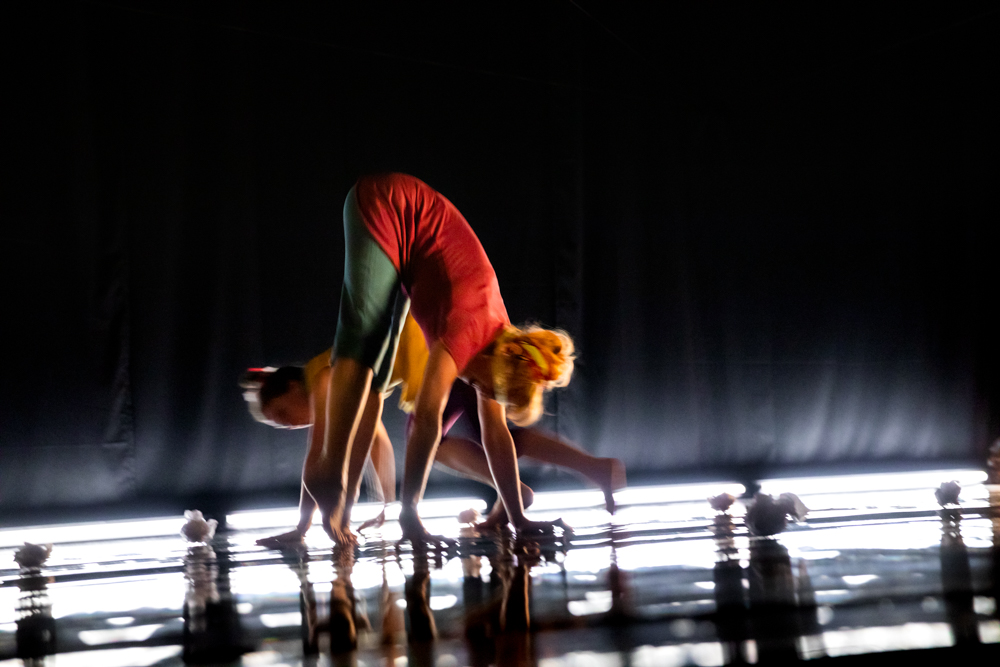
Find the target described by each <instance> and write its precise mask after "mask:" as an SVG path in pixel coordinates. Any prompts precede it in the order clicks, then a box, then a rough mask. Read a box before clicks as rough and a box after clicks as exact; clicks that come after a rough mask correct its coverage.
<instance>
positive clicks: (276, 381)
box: [242, 316, 625, 546]
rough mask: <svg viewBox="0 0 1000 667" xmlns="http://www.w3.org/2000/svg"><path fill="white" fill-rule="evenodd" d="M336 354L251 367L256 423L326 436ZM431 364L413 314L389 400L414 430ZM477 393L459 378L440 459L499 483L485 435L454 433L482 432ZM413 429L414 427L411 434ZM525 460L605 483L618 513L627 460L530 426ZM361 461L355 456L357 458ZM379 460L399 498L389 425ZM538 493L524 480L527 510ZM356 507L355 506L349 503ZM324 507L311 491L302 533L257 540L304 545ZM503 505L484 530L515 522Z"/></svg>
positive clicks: (380, 435)
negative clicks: (394, 394) (458, 428)
mask: <svg viewBox="0 0 1000 667" xmlns="http://www.w3.org/2000/svg"><path fill="white" fill-rule="evenodd" d="M329 359H330V355H329V351H327V352H324V353H321V354H319V355H317V356H316V357H315V358H313V359H312V360H311V361H310V362H309V363H308V364H306V366H305V367H299V366H285V367H282V368H278V369H251V370H249V371H248V372H247V373H246V375H245V376H244V380H243V382H242V384H243V387H244V389H246V390H247V391H245V392H244V398H246V400H247V403H248V407H249V409H250V412H251V414H253V416H254V418H255V419H257V420H258V421H260V422H262V423H266V424H269V425H271V426H275V427H277V428H305V427H313V428H312V429H311V431H310V436H309V437H310V440H311V439H312V438H315V437H317V434H321V433H322V425H321V424H320V425H319V426H317V425H316V424H314V422H313V420H314V415H316V416H319V417H321V418H322V412H319V413H317V411H316V408H315V406H317V405H319V406H322V405H324V402H325V400H326V391H327V387H328V384H326V383H324V382H323V380H324V379H327V377H328V374H329V369H330V364H329ZM426 359H427V348H426V345H425V344H424V340H423V336H422V334H421V333H420V330H419V328H418V327H417V325H416V323H415V322H414V321H413V318H412V317H410V316H407V318H406V321H405V324H404V326H403V331H402V334H401V336H400V342H399V349H398V353H397V355H396V362H395V365H394V368H393V372H392V375H391V379H390V382H389V387H388V391H387V392H386V394H385V396H386V397H387V396H388V394H389V393H390V392H391V391H392V389H394V388H395V387H396V386H400V388H401V391H400V394H401V395H400V400H399V406H400V409H402V410H403V411H404V412H408V413H410V417H409V420H408V426H411V425H412V422H413V417H412V410H413V397H415V396H416V393H417V390H418V389H419V387H420V384H419V383H420V374H421V373H422V371H423V367H424V364H425V363H426ZM476 400H477V399H476V392H475V390H474V389H472V388H471V387H469V386H468V385H467V384H465V383H463V382H461V381H458V382H455V384H454V385H453V386H452V390H451V395H450V396H449V398H448V403H447V405H446V407H445V409H444V413H443V416H442V431H443V436H442V439H441V443H440V445H439V446H438V450H437V456H436V458H435V460H436V461H437V462H438V463H440V464H442V465H444V466H446V467H448V468H451V469H452V470H453V471H455V472H457V473H459V474H461V475H464V476H467V477H470V478H472V479H475V480H476V481H480V482H483V483H484V484H489V485H490V486H493V479H492V478H491V476H490V470H489V463H488V461H487V460H486V455H485V453H484V451H483V448H482V443H481V441H480V440H479V437H478V436H474V439H473V440H467V439H464V438H458V437H453V436H451V435H450V432H451V430H452V428H453V427H454V426H455V425H457V423H458V422H459V420H462V419H464V420H465V421H466V428H465V430H466V431H467V432H468V433H470V434H479V433H480V432H481V429H480V425H479V420H478V417H477V415H476ZM407 430H409V428H408V429H407ZM511 435H512V436H513V439H514V446H515V449H516V451H517V456H518V457H519V458H520V457H527V458H532V459H535V460H538V461H541V462H543V463H551V464H556V465H560V466H562V467H564V468H567V469H570V470H573V471H574V472H577V473H579V474H581V475H582V476H584V477H586V478H587V479H589V480H590V481H592V482H594V483H595V484H597V485H598V486H599V487H600V488H601V490H602V491H603V492H604V500H605V507H606V509H607V510H608V512H611V513H614V509H615V508H614V495H613V492H614V491H615V490H617V489H620V488H622V487H624V486H625V469H624V466H623V465H622V463H621V461H619V460H618V459H613V458H600V457H595V456H592V455H591V454H589V453H587V452H585V451H583V450H581V449H578V448H576V447H574V446H572V445H571V444H569V443H567V442H565V441H564V440H562V439H560V438H559V437H558V436H556V435H555V434H552V433H549V432H547V431H545V430H542V429H539V428H534V427H529V428H517V427H515V428H514V429H511ZM352 459H353V457H352ZM371 461H372V464H373V468H374V473H375V479H373V480H370V482H369V485H370V488H373V489H374V490H375V495H376V496H378V497H379V498H380V499H381V500H382V501H383V502H384V503H390V502H393V501H394V500H395V461H394V458H393V452H392V443H391V442H390V440H389V436H388V433H387V432H386V430H385V427H384V426H383V425H382V423H381V422H380V423H379V424H378V425H377V426H376V431H375V441H374V443H373V445H372V449H371ZM357 474H359V471H358V470H357V468H356V467H353V468H351V469H350V470H349V472H348V478H349V482H348V487H349V488H356V486H355V485H352V484H351V480H354V479H355V477H356V475H357ZM533 495H534V493H533V492H532V490H531V488H530V487H528V486H527V485H526V484H524V483H523V482H522V483H521V498H522V501H523V503H524V507H525V508H527V507H529V506H530V505H531V502H532V497H533ZM348 502H353V500H352V499H351V498H348ZM315 509H316V503H315V501H313V499H312V497H311V496H310V495H309V493H308V492H307V491H306V490H305V489H303V491H302V495H301V497H300V506H299V510H300V520H299V524H298V526H296V528H295V529H293V530H291V531H289V532H287V533H282V534H281V535H276V536H273V537H268V538H263V539H260V540H258V541H257V543H258V544H260V545H262V546H280V545H281V544H284V543H288V542H298V541H300V540H301V539H302V537H303V536H304V535H305V533H306V531H308V530H309V527H310V526H311V524H312V516H313V513H314V511H315ZM383 520H384V513H383V514H380V515H379V516H378V517H376V518H375V519H372V520H369V521H367V522H365V523H364V524H362V526H361V528H360V530H364V529H365V528H367V527H369V526H371V525H381V523H382V521H383ZM508 520H509V519H508V517H507V513H506V510H505V509H504V507H503V503H502V502H501V500H500V499H499V498H498V499H497V502H496V504H495V505H494V507H493V509H492V511H491V512H490V513H489V515H488V516H487V517H486V519H485V521H483V522H482V523H480V524H478V525H477V526H476V528H477V529H479V530H488V529H494V528H496V527H497V526H499V525H501V524H506V523H507V521H508Z"/></svg>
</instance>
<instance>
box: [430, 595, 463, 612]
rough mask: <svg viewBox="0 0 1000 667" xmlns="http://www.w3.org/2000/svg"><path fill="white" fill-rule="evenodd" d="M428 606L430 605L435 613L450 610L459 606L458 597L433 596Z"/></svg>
mask: <svg viewBox="0 0 1000 667" xmlns="http://www.w3.org/2000/svg"><path fill="white" fill-rule="evenodd" d="M428 604H430V607H431V609H433V610H434V611H439V610H441V609H450V608H451V607H454V606H455V605H456V604H458V597H456V596H454V595H432V596H431V599H430V600H429V601H428Z"/></svg>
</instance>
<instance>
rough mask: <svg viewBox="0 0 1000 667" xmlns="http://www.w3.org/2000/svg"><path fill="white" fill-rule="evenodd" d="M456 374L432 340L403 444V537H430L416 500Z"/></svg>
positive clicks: (448, 356)
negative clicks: (411, 424) (408, 433)
mask: <svg viewBox="0 0 1000 667" xmlns="http://www.w3.org/2000/svg"><path fill="white" fill-rule="evenodd" d="M457 377H458V369H457V368H456V367H455V360H454V359H452V356H451V354H449V353H448V350H447V349H446V348H445V346H444V344H443V343H441V341H437V342H435V343H434V346H433V347H432V348H431V350H430V355H429V356H428V358H427V366H426V368H425V369H424V380H423V384H421V386H420V392H419V394H417V407H416V410H415V411H414V415H413V431H412V432H411V434H410V439H409V441H408V442H407V443H406V464H405V467H404V468H403V490H402V494H401V498H400V501H401V504H402V507H401V508H400V514H399V523H400V525H401V527H402V528H403V537H404V538H406V539H413V540H417V539H427V538H429V537H430V536H429V535H428V533H427V531H426V530H425V529H424V526H423V524H422V523H421V522H420V517H419V516H418V515H417V503H418V502H419V501H420V499H421V498H422V497H423V495H424V487H425V486H426V485H427V475H428V474H429V473H430V469H431V463H432V462H433V461H434V453H435V450H436V449H437V446H438V442H439V441H440V440H441V415H442V413H443V412H444V407H445V404H446V403H447V402H448V394H449V392H450V391H451V385H452V383H454V382H455V379H456V378H457Z"/></svg>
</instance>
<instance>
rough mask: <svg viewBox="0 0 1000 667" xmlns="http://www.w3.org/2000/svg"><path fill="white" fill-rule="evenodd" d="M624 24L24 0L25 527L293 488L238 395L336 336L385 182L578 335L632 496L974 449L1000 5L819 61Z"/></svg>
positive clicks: (564, 395)
mask: <svg viewBox="0 0 1000 667" xmlns="http://www.w3.org/2000/svg"><path fill="white" fill-rule="evenodd" d="M626 6H627V7H628V9H627V11H626V10H621V13H620V14H614V13H610V10H609V9H608V6H605V5H602V4H601V3H583V4H582V5H581V4H580V3H577V4H576V5H574V4H572V3H563V2H547V3H535V2H533V3H525V4H523V5H514V6H508V7H507V8H505V9H504V10H503V11H497V10H496V9H495V8H492V9H489V10H487V8H480V7H478V6H472V5H466V4H464V3H463V4H462V5H456V6H452V5H434V6H430V7H426V6H425V7H423V8H422V9H419V10H417V9H416V8H413V7H409V6H408V5H392V9H393V11H392V12H390V11H388V8H389V7H388V5H385V4H376V5H373V6H370V7H369V6H365V7H356V8H353V9H344V8H338V9H336V10H334V9H329V10H318V9H313V10H309V11H308V12H307V11H306V10H298V11H297V12H292V11H291V10H283V9H277V8H276V6H274V5H270V4H261V5H259V6H256V5H252V4H246V3H242V4H239V5H233V6H231V7H230V6H225V5H217V6H215V5H213V7H212V8H210V9H205V8H202V7H195V6H193V5H191V6H187V5H175V4H173V3H169V4H158V3H150V4H140V3H120V4H115V3H99V4H98V3H85V2H84V3H70V2H42V3H36V4H35V5H33V6H31V7H30V8H25V7H22V8H21V12H20V13H19V14H16V15H15V19H14V20H13V25H14V26H15V29H16V32H17V33H18V34H19V35H20V36H21V37H22V39H21V40H19V41H17V42H16V43H15V44H14V45H13V48H12V49H11V51H12V53H11V54H10V58H9V59H8V62H10V63H11V69H12V70H13V81H12V87H11V88H12V90H13V91H14V93H15V95H14V98H13V99H15V100H16V104H15V105H14V106H15V107H16V108H15V111H16V118H17V120H16V122H13V123H11V124H10V125H9V126H8V128H6V131H5V132H6V133H7V134H9V135H11V136H10V138H11V139H12V146H13V147H14V150H13V151H12V152H11V153H10V155H11V156H12V159H11V166H13V167H14V173H13V174H12V178H11V179H10V181H9V184H8V186H9V187H10V188H11V196H10V197H6V198H5V199H7V203H6V207H7V212H6V213H5V215H4V218H5V232H4V234H5V242H4V248H5V250H6V251H7V252H6V254H7V256H8V261H7V262H6V263H5V267H4V269H5V273H6V274H7V275H6V277H5V279H4V284H5V294H6V295H7V298H6V301H7V318H6V319H7V324H6V326H5V329H6V330H7V333H8V334H9V338H8V336H5V339H7V340H9V341H10V342H8V344H7V350H8V360H7V362H6V363H5V367H6V376H7V379H6V380H5V382H4V383H3V385H2V396H0V399H2V409H0V420H2V421H0V508H2V510H3V511H4V512H15V511H17V510H18V509H19V508H21V509H24V508H39V507H50V506H57V505H69V504H73V505H88V504H98V503H122V502H129V503H132V504H133V505H134V504H137V503H149V502H154V501H157V500H161V501H170V502H188V501H193V499H199V498H200V499H204V498H207V497H215V498H216V499H217V498H220V497H227V498H229V500H230V502H237V501H244V500H246V499H248V498H257V499H260V498H263V497H265V496H267V495H268V494H275V493H277V494H280V495H282V496H283V497H287V498H291V497H292V496H293V495H294V492H295V489H296V486H297V480H298V475H299V469H300V466H301V459H302V454H303V451H304V443H303V437H302V433H301V432H298V433H295V432H282V431H276V430H273V429H269V428H266V427H263V426H260V425H258V424H255V423H254V422H252V420H251V419H250V418H249V416H248V415H247V413H246V410H245V407H244V405H243V401H242V399H241V397H240V392H239V391H238V389H237V387H236V380H237V378H238V377H239V374H240V372H241V371H242V370H243V369H244V368H246V367H247V366H252V365H262V364H275V365H277V364H282V363H295V362H304V361H306V360H308V359H309V358H310V357H311V356H312V355H314V354H316V353H318V352H319V351H321V350H323V349H324V348H326V347H328V346H329V345H330V344H331V342H332V338H333V333H334V329H335V324H336V312H337V304H338V295H339V288H340V280H341V271H342V268H343V263H342V262H343V258H342V254H343V241H342V231H341V228H340V212H341V206H342V202H343V197H344V195H345V194H346V192H347V190H348V188H349V187H350V185H351V184H352V183H353V181H354V179H356V178H357V176H358V175H360V174H363V173H366V172H371V171H379V170H398V171H406V172H410V173H413V174H415V175H417V176H419V177H421V178H423V179H424V180H426V181H427V182H428V183H430V184H431V185H432V186H434V187H436V188H437V189H439V190H440V191H441V192H443V193H444V194H445V195H446V196H448V197H449V198H450V199H451V200H452V201H453V202H454V203H455V204H456V205H457V206H458V208H459V209H460V210H461V211H463V213H464V214H465V215H466V217H467V218H468V219H469V221H470V222H471V224H472V225H473V227H474V228H475V230H476V232H477V233H478V234H479V236H480V238H481V239H482V241H483V244H484V246H485V248H486V250H487V252H488V254H489V255H490V258H491V260H492V262H493V264H494V266H495V268H496V270H497V274H498V276H499V279H500V284H501V287H502V290H503V293H504V297H505V301H506V303H507V306H508V310H509V312H510V315H511V318H512V319H513V320H514V321H525V320H535V321H541V322H543V323H545V324H550V325H557V326H562V327H565V328H566V329H568V330H569V331H570V332H571V333H572V334H573V335H574V337H575V338H576V341H577V343H578V347H579V349H578V351H579V355H580V359H579V364H578V366H577V373H576V375H575V377H574V381H573V383H572V385H571V386H570V387H569V388H568V389H567V390H564V391H562V392H560V393H558V394H557V395H556V396H555V397H553V400H552V401H551V402H550V405H549V412H550V413H551V415H550V416H549V417H547V419H546V424H545V425H546V427H548V428H552V429H554V430H557V431H558V432H560V433H561V434H563V435H565V436H567V437H570V438H572V439H573V440H575V441H576V442H578V443H579V444H580V445H581V446H583V447H585V448H586V449H588V450H590V451H593V452H596V453H599V454H602V455H614V456H618V457H621V458H622V459H624V460H625V462H626V464H627V465H628V466H629V469H630V474H632V476H633V478H639V477H641V476H643V475H644V474H646V475H653V474H659V475H662V474H667V473H674V474H699V475H722V474H725V475H738V476H741V477H752V476H754V475H760V474H770V473H774V472H776V471H780V470H783V469H787V468H790V467H793V466H800V465H805V464H813V465H817V464H824V465H832V464H844V463H851V464H855V465H868V466H872V465H888V464H899V463H931V462H942V461H948V462H953V461H956V460H962V461H968V462H974V461H978V460H979V458H980V457H981V456H982V453H983V451H984V448H985V446H986V444H988V442H989V440H990V438H991V437H996V436H997V435H998V433H997V427H998V424H997V418H996V405H997V403H996V395H997V385H996V378H997V354H996V351H995V348H996V346H995V342H994V337H992V336H991V335H990V333H991V332H990V330H989V329H988V328H987V321H988V315H989V313H990V311H991V310H992V305H993V303H994V302H995V294H996V287H997V280H996V277H995V269H994V268H993V254H995V253H994V252H993V246H992V245H991V241H990V239H991V235H990V231H991V229H992V226H993V225H994V224H995V220H996V204H995V197H994V196H993V194H992V189H994V188H995V183H996V175H997V174H996V169H995V168H994V167H993V166H992V163H993V160H994V156H995V155H996V153H997V151H996V149H997V135H996V129H995V128H996V124H995V118H996V117H997V112H998V111H1000V109H998V108H997V104H996V102H995V101H994V99H993V96H992V95H991V87H992V86H993V82H995V81H996V80H997V74H998V72H997V64H996V63H998V62H1000V59H998V58H997V57H996V56H997V53H996V42H995V40H994V39H993V38H992V35H994V34H995V29H996V15H995V14H992V15H987V16H986V17H985V18H983V19H981V20H977V21H971V22H968V21H967V22H964V23H962V22H961V21H957V23H956V25H957V27H953V28H950V29H947V30H940V31H937V32H934V31H931V32H930V33H929V34H930V35H931V37H926V34H925V33H927V30H923V28H928V29H930V28H933V26H934V25H936V24H935V23H934V21H932V20H931V19H933V18H934V17H924V20H925V23H926V25H923V26H921V25H913V26H910V28H912V31H911V33H908V34H907V35H902V36H900V35H896V34H894V33H892V34H890V33H891V30H890V28H889V27H885V28H884V30H883V32H882V33H879V32H878V31H877V30H876V29H875V28H872V27H871V26H870V25H868V24H865V26H864V27H865V30H864V31H863V30H861V29H860V27H859V26H861V25H862V23H861V22H860V19H858V18H856V17H855V18H853V19H852V17H847V16H845V17H840V18H839V19H837V21H839V23H838V22H837V21H832V22H831V23H830V24H829V25H827V24H826V23H823V26H824V28H823V29H822V30H820V29H818V28H816V25H814V24H809V25H808V26H807V28H809V29H811V30H816V31H818V32H817V33H816V34H814V35H813V37H814V39H812V40H804V39H801V36H800V39H798V40H797V41H796V40H792V39H790V38H789V34H790V33H789V31H788V25H789V24H795V21H800V20H801V19H802V18H803V17H802V16H798V17H794V16H793V17H786V18H781V17H774V16H761V15H757V14H753V13H752V12H750V10H740V11H743V12H744V13H743V14H739V15H732V16H718V15H712V14H711V12H710V11H706V13H704V14H698V13H697V12H694V13H690V12H689V13H687V14H682V13H681V10H665V13H662V14H644V13H643V12H649V11H652V10H650V9H643V8H642V7H644V6H641V5H639V4H636V5H634V6H633V5H632V4H631V3H629V4H628V5H626ZM580 7H585V8H587V9H589V10H590V11H589V12H588V13H583V12H581V11H580ZM602 8H603V10H604V13H603V14H602V12H601V11H599V10H601V9H602ZM670 11H674V12H675V13H674V14H671V13H670ZM748 12H749V13H748ZM952 18H954V17H952ZM958 18H959V19H960V18H961V17H960V16H959V17H958ZM871 20H872V21H874V22H875V23H876V24H878V21H879V20H880V19H879V17H875V18H874V19H871ZM949 20H950V19H949ZM782 21H785V22H784V23H783V22H782ZM807 23H808V22H807ZM945 24H946V27H948V26H950V25H951V24H949V23H948V22H947V21H945ZM795 25H798V24H795ZM879 25H884V26H893V25H895V24H893V23H892V22H890V21H888V20H886V21H883V22H882V24H879ZM897 27H898V26H897ZM850 29H857V30H856V31H857V32H858V33H859V34H860V33H862V32H863V33H864V34H863V35H862V37H864V39H860V38H859V40H860V41H859V44H861V46H859V47H858V48H857V49H856V50H855V51H854V53H859V54H861V55H860V56H858V57H852V58H842V57H839V55H838V54H839V53H840V52H837V51H836V48H842V47H843V45H842V44H840V43H838V42H836V39H837V37H836V36H837V35H839V34H842V33H843V32H844V31H845V30H848V31H850ZM893 29H896V28H893ZM802 30H806V28H802ZM921 30H923V32H921ZM838 31H839V32H838ZM851 34H854V33H851ZM912 35H916V38H914V39H905V38H906V37H908V36H912ZM855 36H857V35H855ZM824 40H825V41H824ZM866 40H867V41H866ZM880 40H881V41H880ZM886 43H888V44H890V46H892V48H881V47H882V45H884V44H886ZM762 44H764V45H771V46H767V47H766V48H765V47H762V46H761V45H762ZM774 44H781V45H783V47H784V50H782V49H781V48H778V47H775V46H773V45H774ZM835 47H836V48H835ZM720 54H721V55H720ZM841 55H842V54H841ZM810 58H811V59H812V60H810ZM390 405H391V403H390ZM386 420H387V423H388V426H389V428H390V434H391V435H392V436H393V440H394V442H395V443H396V445H397V455H398V457H399V468H400V469H401V467H402V466H401V463H402V459H401V455H402V443H403V439H402V423H403V420H402V417H401V415H400V414H399V413H398V411H397V410H395V409H394V408H392V407H388V408H387V410H386ZM525 474H526V477H527V478H528V479H529V480H531V481H533V482H534V480H536V479H537V480H539V481H540V483H542V484H545V483H554V481H558V477H553V476H552V475H551V474H546V475H545V477H544V479H540V478H539V475H538V473H537V471H535V472H532V470H531V469H528V470H527V471H526V473H525ZM455 483H456V481H455V478H451V477H446V476H438V475H435V477H434V478H433V479H432V483H431V487H432V488H431V492H437V491H441V490H445V489H447V488H448V487H449V486H453V485H454V484H455Z"/></svg>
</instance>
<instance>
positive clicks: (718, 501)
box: [708, 493, 736, 512]
mask: <svg viewBox="0 0 1000 667" xmlns="http://www.w3.org/2000/svg"><path fill="white" fill-rule="evenodd" d="M735 502H736V497H735V496H734V495H733V494H731V493H720V494H719V495H717V496H712V497H711V498H709V499H708V504H709V505H711V506H712V509H714V510H715V511H716V512H725V511H726V510H728V509H729V508H730V507H732V506H733V503H735Z"/></svg>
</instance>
